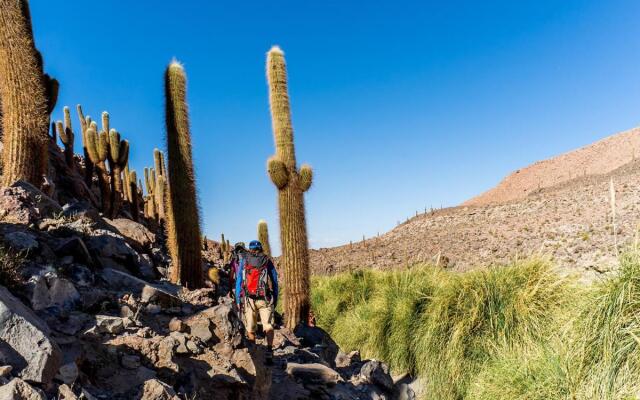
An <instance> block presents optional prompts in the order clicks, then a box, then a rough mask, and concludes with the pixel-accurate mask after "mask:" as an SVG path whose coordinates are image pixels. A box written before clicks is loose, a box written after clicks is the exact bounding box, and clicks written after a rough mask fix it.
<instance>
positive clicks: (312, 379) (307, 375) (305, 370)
mask: <svg viewBox="0 0 640 400" xmlns="http://www.w3.org/2000/svg"><path fill="white" fill-rule="evenodd" d="M287 374H289V375H290V376H292V377H293V378H294V379H296V380H300V381H302V382H304V383H310V384H323V385H335V384H336V383H338V382H340V381H341V380H342V378H340V374H338V373H337V372H336V371H335V370H333V369H331V368H329V367H327V366H326V365H323V364H319V363H312V364H298V363H288V364H287Z"/></svg>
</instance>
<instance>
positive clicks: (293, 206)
mask: <svg viewBox="0 0 640 400" xmlns="http://www.w3.org/2000/svg"><path fill="white" fill-rule="evenodd" d="M267 80H268V82H269V103H270V105H271V119H272V127H273V137H274V142H275V147H276V154H275V155H274V156H273V157H271V158H270V159H269V160H268V163H267V169H268V172H269V175H270V177H271V180H272V181H273V183H274V185H275V186H276V188H277V189H278V208H279V212H280V241H281V243H282V258H281V261H280V262H281V264H282V266H283V269H284V285H283V286H284V316H285V325H286V327H287V328H290V329H293V328H295V327H296V325H298V323H301V322H302V323H306V322H307V320H308V315H309V311H310V300H309V295H310V288H309V284H310V283H309V281H310V273H309V250H308V239H307V224H306V220H305V209H304V192H305V191H307V190H308V189H309V188H310V187H311V183H312V180H313V171H312V169H311V167H310V166H308V165H302V167H301V168H300V169H298V168H297V165H296V155H295V148H294V141H293V127H292V125H291V112H290V106H289V94H288V89H287V68H286V63H285V60H284V53H283V52H282V50H280V48H279V47H277V46H274V47H273V48H271V50H269V53H267Z"/></svg>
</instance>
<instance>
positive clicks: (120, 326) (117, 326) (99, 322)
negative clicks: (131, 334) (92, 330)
mask: <svg viewBox="0 0 640 400" xmlns="http://www.w3.org/2000/svg"><path fill="white" fill-rule="evenodd" d="M96 331H97V332H98V333H110V334H113V335H117V334H119V333H122V331H124V323H123V322H122V318H120V317H112V316H109V315H96Z"/></svg>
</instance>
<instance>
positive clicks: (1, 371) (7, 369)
mask: <svg viewBox="0 0 640 400" xmlns="http://www.w3.org/2000/svg"><path fill="white" fill-rule="evenodd" d="M11 371H13V367H12V366H11V365H3V366H1V367H0V377H3V378H4V377H7V376H9V374H10V373H11Z"/></svg>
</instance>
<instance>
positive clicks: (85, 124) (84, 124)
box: [76, 104, 94, 188]
mask: <svg viewBox="0 0 640 400" xmlns="http://www.w3.org/2000/svg"><path fill="white" fill-rule="evenodd" d="M76 110H77V111H78V119H79V120H80V131H81V132H80V133H82V150H83V153H84V182H85V183H86V184H87V187H88V188H91V183H92V182H93V170H94V166H93V162H92V161H91V157H89V151H88V150H87V138H86V133H87V129H88V128H89V126H90V125H91V121H90V119H87V118H89V117H85V116H84V113H83V112H82V106H81V105H80V104H78V105H77V106H76Z"/></svg>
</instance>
